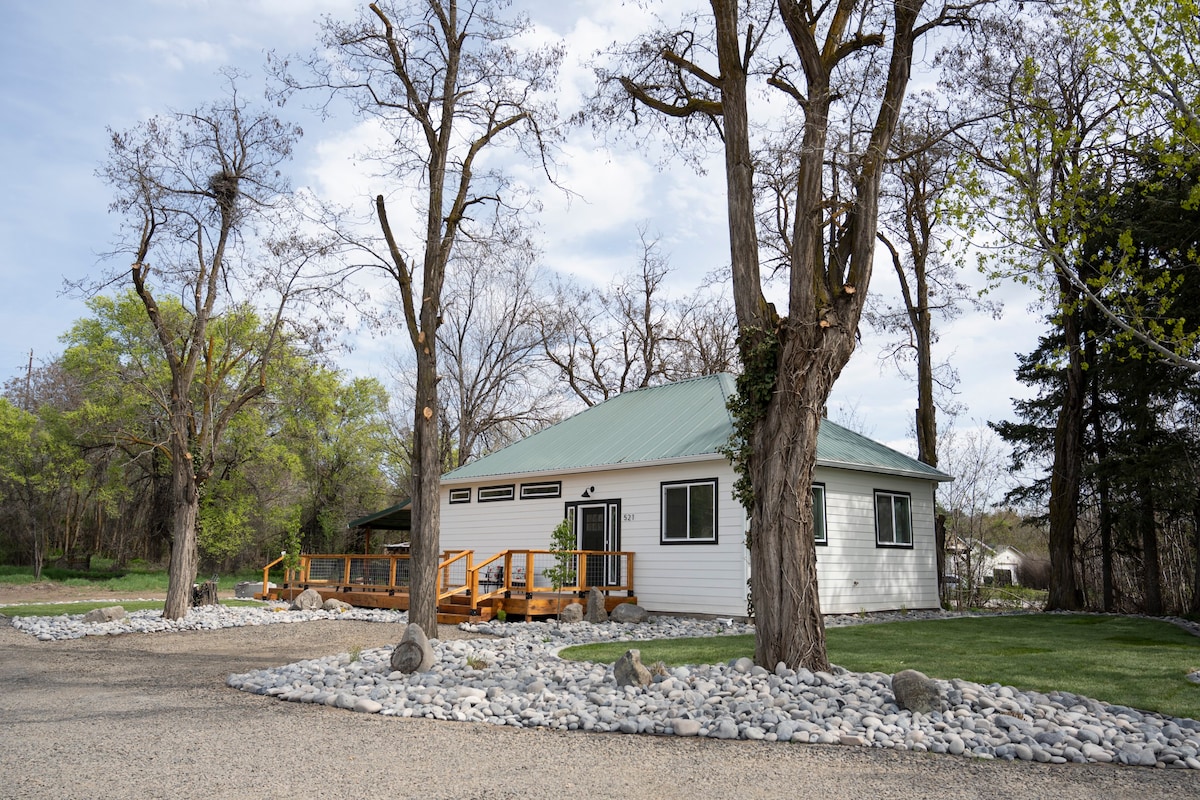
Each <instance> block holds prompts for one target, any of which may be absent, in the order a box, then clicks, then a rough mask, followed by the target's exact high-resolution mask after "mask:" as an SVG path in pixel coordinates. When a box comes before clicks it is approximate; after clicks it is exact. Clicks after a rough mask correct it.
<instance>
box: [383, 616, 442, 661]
mask: <svg viewBox="0 0 1200 800" xmlns="http://www.w3.org/2000/svg"><path fill="white" fill-rule="evenodd" d="M435 663H437V657H436V656H435V655H434V653H433V647H431V646H430V644H429V638H428V637H427V636H426V635H425V631H423V630H421V626H420V625H417V624H416V623H415V622H410V623H408V627H406V628H405V629H404V635H403V636H401V637H400V643H399V644H398V645H396V647H395V649H393V650H392V669H394V670H396V671H397V672H405V673H408V672H425V671H427V670H429V668H430V667H432V666H433V665H434V664H435Z"/></svg>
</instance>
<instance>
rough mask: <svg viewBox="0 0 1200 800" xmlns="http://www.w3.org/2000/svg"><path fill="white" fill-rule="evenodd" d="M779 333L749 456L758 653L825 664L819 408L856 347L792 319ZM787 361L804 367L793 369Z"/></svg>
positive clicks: (763, 658)
mask: <svg viewBox="0 0 1200 800" xmlns="http://www.w3.org/2000/svg"><path fill="white" fill-rule="evenodd" d="M781 339H782V341H781V346H780V356H779V364H780V365H781V367H782V371H781V372H780V373H779V375H778V376H777V378H776V384H775V391H774V392H773V394H772V397H771V401H770V403H769V404H768V406H767V408H766V413H765V415H764V418H763V419H762V421H761V423H760V424H759V425H757V426H756V429H755V432H754V442H753V454H752V456H751V458H750V467H751V476H752V481H753V485H754V503H753V508H752V511H751V522H750V534H751V545H750V555H751V575H752V581H753V582H752V589H753V595H754V613H755V628H756V637H755V651H754V660H755V662H756V663H757V664H759V665H761V666H765V667H767V668H768V669H770V668H771V667H773V666H774V665H775V664H778V663H779V662H781V661H782V662H784V663H786V664H788V665H790V666H797V665H802V666H804V667H806V668H808V669H811V670H824V669H828V668H829V662H828V659H827V656H826V654H825V621H824V618H823V616H822V614H821V603H820V598H819V594H818V587H817V561H816V548H815V547H814V545H813V541H812V531H813V516H812V512H813V509H812V491H811V487H812V477H813V467H814V466H815V464H816V443H817V431H818V428H819V426H820V423H821V409H823V408H824V407H825V404H826V401H827V400H828V398H829V392H830V390H831V389H832V388H833V382H834V380H835V379H836V378H837V375H838V374H839V373H840V372H841V370H842V367H843V366H844V365H845V363H846V360H847V359H848V357H849V353H850V352H851V351H852V349H853V336H852V334H850V335H849V336H847V334H846V333H845V332H844V331H842V330H838V329H831V328H821V327H819V326H818V325H808V326H801V325H797V324H793V323H791V321H790V320H789V321H787V322H785V326H784V329H783V330H782V331H781ZM847 339H849V342H847ZM787 365H798V366H799V367H800V368H799V369H792V370H789V369H788V368H787Z"/></svg>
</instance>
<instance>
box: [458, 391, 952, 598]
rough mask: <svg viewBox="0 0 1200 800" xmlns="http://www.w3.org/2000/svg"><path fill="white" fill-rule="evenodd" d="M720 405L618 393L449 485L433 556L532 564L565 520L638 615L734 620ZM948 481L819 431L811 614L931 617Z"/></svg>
mask: <svg viewBox="0 0 1200 800" xmlns="http://www.w3.org/2000/svg"><path fill="white" fill-rule="evenodd" d="M734 391H735V388H734V379H733V377H732V376H730V375H714V376H709V377H704V378H697V379H693V380H687V381H681V382H679V383H674V384H668V385H665V386H656V387H652V388H648V389H640V390H637V391H633V392H627V393H625V394H622V395H619V396H617V397H614V398H612V399H610V400H608V401H606V402H603V403H600V404H598V405H596V406H593V407H591V408H589V409H587V410H585V411H583V412H581V413H579V414H577V415H575V416H573V417H571V418H569V419H566V420H564V421H562V422H560V423H558V424H556V425H553V426H551V427H549V428H546V429H544V430H542V431H539V432H538V433H535V434H533V435H532V436H529V437H528V438H526V439H524V440H522V441H519V442H517V443H515V444H513V445H510V446H509V447H506V448H504V449H501V450H498V451H496V452H494V453H492V454H490V455H487V456H485V457H483V458H480V459H478V460H476V461H474V462H472V463H470V464H467V465H465V466H463V467H460V468H458V469H456V470H454V471H452V472H449V473H447V474H446V475H445V476H443V478H442V497H441V546H442V547H443V548H444V549H446V550H455V549H464V550H465V549H470V550H474V551H475V553H476V554H477V558H476V560H477V561H479V560H480V559H481V558H486V557H488V556H489V555H491V554H494V553H497V552H500V551H502V550H505V549H510V548H512V549H544V548H546V547H548V545H549V542H550V534H551V531H552V530H553V529H554V527H555V526H556V525H557V524H558V523H559V522H560V521H561V520H562V519H563V518H564V516H566V517H567V518H569V519H571V520H572V521H573V523H574V528H575V531H576V532H577V537H578V547H579V549H582V550H621V551H630V552H633V553H634V560H633V569H634V575H635V577H634V588H635V591H636V595H637V598H638V603H639V604H640V605H641V606H643V607H644V608H646V609H647V610H650V611H664V612H683V613H700V614H716V615H722V616H743V615H745V614H746V594H747V580H748V579H749V578H750V574H749V573H750V567H749V554H748V552H747V550H746V545H745V538H746V537H745V534H746V526H747V523H746V514H745V511H744V509H743V508H742V506H741V505H740V503H738V501H736V500H735V499H734V498H733V494H732V488H733V484H734V480H735V475H734V471H733V468H732V467H731V466H730V464H729V461H728V460H727V459H726V458H725V456H723V455H721V453H720V449H721V448H722V447H723V446H724V445H725V444H726V443H727V441H728V440H729V435H730V433H731V432H732V430H733V424H732V421H731V419H730V416H729V412H728V410H727V408H726V401H727V400H728V398H729V397H730V396H731V395H732V394H733V393H734ZM947 480H952V478H951V477H950V476H948V475H946V474H944V473H942V472H939V471H937V470H936V469H933V468H931V467H929V466H928V465H925V464H922V463H920V462H918V461H916V460H915V459H912V458H910V457H908V456H906V455H904V454H902V453H899V452H897V451H895V450H892V449H890V448H887V447H885V446H884V445H881V444H879V443H878V442H874V441H872V440H870V439H868V438H866V437H864V436H861V435H859V434H856V433H854V432H852V431H849V430H847V429H845V428H842V427H840V426H838V425H835V424H834V423H832V422H829V421H828V420H825V421H823V422H822V424H821V430H820V436H819V439H818V445H817V467H816V473H815V478H814V483H813V493H814V501H815V502H814V508H815V517H816V528H817V531H816V537H817V575H818V582H819V590H820V598H821V608H822V610H823V611H824V612H825V613H856V612H858V611H861V610H866V611H881V610H888V609H897V608H902V607H907V608H910V609H918V608H935V607H937V605H938V592H937V574H936V558H935V555H934V502H933V489H934V487H935V485H936V484H937V483H938V482H939V481H947ZM604 568H605V569H619V565H618V562H617V560H616V559H613V560H611V561H610V562H609V563H607V564H605V565H604ZM589 574H591V575H593V577H594V576H595V575H594V574H595V570H594V569H592V568H591V567H589ZM626 577H628V576H622V575H615V574H610V575H608V576H607V579H608V580H609V581H611V583H613V584H619V583H620V582H621V581H622V579H624V578H626Z"/></svg>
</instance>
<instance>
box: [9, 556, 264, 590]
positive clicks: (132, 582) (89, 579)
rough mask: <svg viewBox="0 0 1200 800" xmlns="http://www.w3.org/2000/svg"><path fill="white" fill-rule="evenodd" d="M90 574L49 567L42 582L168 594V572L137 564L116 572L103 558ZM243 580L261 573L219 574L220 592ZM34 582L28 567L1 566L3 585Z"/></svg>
mask: <svg viewBox="0 0 1200 800" xmlns="http://www.w3.org/2000/svg"><path fill="white" fill-rule="evenodd" d="M92 561H93V567H92V569H91V570H90V571H88V572H84V571H81V570H69V569H63V568H61V567H46V568H45V569H43V570H42V577H41V581H43V582H46V581H50V582H54V583H60V584H62V585H64V586H88V587H91V588H93V589H104V590H107V591H113V592H129V593H131V594H133V593H136V592H165V591H166V590H167V572H166V570H164V569H161V568H158V567H151V566H144V565H138V564H134V565H133V566H130V567H129V568H126V569H121V570H113V569H110V568H107V566H108V565H106V564H103V562H101V560H100V559H92ZM208 577H209V576H207V575H200V576H198V577H197V580H199V581H204V580H207V579H208ZM240 581H262V570H261V569H257V570H254V569H252V570H243V571H242V572H239V573H237V574H233V575H219V576H218V580H217V587H218V588H219V589H220V590H221V591H229V590H231V589H233V587H234V585H235V584H237V583H239V582H240ZM30 583H35V580H34V577H33V570H32V569H30V568H29V567H12V566H0V584H10V585H16V586H21V585H27V584H30Z"/></svg>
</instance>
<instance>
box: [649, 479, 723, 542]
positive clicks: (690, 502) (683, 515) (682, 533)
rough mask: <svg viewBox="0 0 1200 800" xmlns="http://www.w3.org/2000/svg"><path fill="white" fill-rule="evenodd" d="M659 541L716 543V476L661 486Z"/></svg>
mask: <svg viewBox="0 0 1200 800" xmlns="http://www.w3.org/2000/svg"><path fill="white" fill-rule="evenodd" d="M661 543H662V544H716V543H717V480H716V478H712V479H709V480H703V481H693V482H689V483H664V484H663V485H662V539H661Z"/></svg>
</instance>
